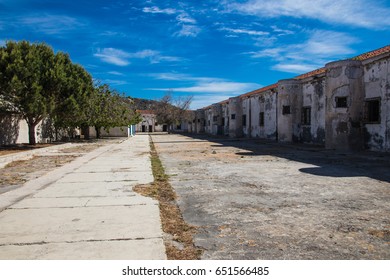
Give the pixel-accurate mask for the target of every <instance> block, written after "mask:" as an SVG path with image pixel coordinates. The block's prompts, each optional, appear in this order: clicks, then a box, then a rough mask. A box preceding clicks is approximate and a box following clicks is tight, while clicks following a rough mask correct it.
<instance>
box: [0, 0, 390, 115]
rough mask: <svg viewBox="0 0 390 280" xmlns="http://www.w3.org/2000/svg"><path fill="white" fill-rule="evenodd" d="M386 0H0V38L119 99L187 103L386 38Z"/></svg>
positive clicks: (239, 90) (215, 98)
mask: <svg viewBox="0 0 390 280" xmlns="http://www.w3.org/2000/svg"><path fill="white" fill-rule="evenodd" d="M389 15H390V1H389V0H385V1H382V0H338V1H334V0H317V1H315V0H312V1H310V0H278V1H274V0H236V1H230V0H225V1H214V0H208V1H207V0H205V1H199V0H198V1H196V0H192V1H157V0H149V1H148V0H146V1H145V0H143V1H138V0H134V1H124V0H123V1H119V0H118V1H108V0H105V1H102V0H78V1H69V0H57V1H53V0H30V1H28V0H0V44H1V45H3V44H4V43H5V42H6V41H7V40H28V41H31V42H46V43H47V44H49V45H51V46H52V47H53V48H54V50H55V51H64V52H67V53H69V54H70V56H71V58H72V60H73V62H75V63H79V64H81V65H82V66H83V67H84V68H85V69H86V70H87V71H89V72H90V73H91V74H92V75H93V77H94V78H95V79H96V80H100V81H101V82H104V83H108V84H110V85H111V87H113V88H115V89H117V90H118V91H120V92H124V93H125V94H126V95H129V96H133V97H139V98H147V99H158V98H160V97H162V96H163V95H164V94H165V93H166V91H167V90H169V89H172V90H173V93H174V96H190V95H191V96H193V98H194V99H193V103H192V108H193V109H197V108H200V107H203V106H206V105H210V104H212V103H215V102H219V101H222V100H224V99H226V98H228V97H231V96H237V95H239V94H243V93H246V92H248V91H252V90H255V89H257V88H260V87H262V86H267V85H269V84H272V83H275V82H277V81H278V80H280V79H285V78H291V77H294V76H296V75H299V74H302V73H305V72H308V71H310V70H314V69H316V68H319V67H322V66H323V65H324V64H325V63H327V62H330V61H334V60H339V59H345V58H349V57H353V56H355V55H358V54H360V53H364V52H367V51H371V50H374V49H377V48H380V47H383V46H385V45H388V44H389V43H390V40H389V39H390V16H389Z"/></svg>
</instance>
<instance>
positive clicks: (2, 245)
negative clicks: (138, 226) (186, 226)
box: [0, 236, 162, 247]
mask: <svg viewBox="0 0 390 280" xmlns="http://www.w3.org/2000/svg"><path fill="white" fill-rule="evenodd" d="M153 239H162V236H156V237H146V238H144V237H135V238H112V239H87V240H74V241H58V242H55V241H50V242H49V241H37V242H26V243H6V244H0V247H5V246H33V245H49V244H73V243H85V242H88V243H89V242H90V243H93V242H113V241H140V240H153Z"/></svg>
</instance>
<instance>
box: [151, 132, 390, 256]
mask: <svg viewBox="0 0 390 280" xmlns="http://www.w3.org/2000/svg"><path fill="white" fill-rule="evenodd" d="M152 139H153V141H154V144H155V146H156V149H157V151H158V153H159V156H160V159H161V161H162V163H163V165H164V167H165V172H166V173H167V174H168V175H169V176H170V183H171V185H172V187H173V188H174V189H175V191H176V193H177V195H178V198H177V200H178V203H179V207H180V209H181V211H182V213H183V217H184V219H185V221H186V222H188V223H189V224H192V225H195V226H197V227H198V233H197V234H196V235H195V238H194V240H195V245H197V246H200V247H202V248H204V253H203V255H202V259H390V155H389V154H381V153H373V152H362V153H340V152H335V151H327V150H323V149H320V148H316V147H310V146H302V145H298V146H297V145H295V146H292V145H282V146H281V145H277V144H275V143H267V142H262V141H259V140H242V141H241V140H237V139H236V140H234V139H230V140H229V139H211V138H205V137H203V138H191V137H187V136H181V135H153V136H152Z"/></svg>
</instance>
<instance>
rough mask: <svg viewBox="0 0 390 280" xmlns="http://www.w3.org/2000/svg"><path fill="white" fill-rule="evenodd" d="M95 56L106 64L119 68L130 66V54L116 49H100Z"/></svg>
mask: <svg viewBox="0 0 390 280" xmlns="http://www.w3.org/2000/svg"><path fill="white" fill-rule="evenodd" d="M94 56H96V57H99V58H100V59H101V60H102V61H104V62H107V63H109V64H114V65H117V66H127V65H129V64H130V61H129V58H130V53H127V52H125V51H122V50H118V49H114V48H104V49H102V50H100V49H99V50H98V52H97V53H95V54H94Z"/></svg>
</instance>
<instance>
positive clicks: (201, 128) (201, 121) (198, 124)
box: [195, 109, 205, 133]
mask: <svg viewBox="0 0 390 280" xmlns="http://www.w3.org/2000/svg"><path fill="white" fill-rule="evenodd" d="M195 132H196V133H204V132H205V110H203V109H198V110H196V112H195Z"/></svg>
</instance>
